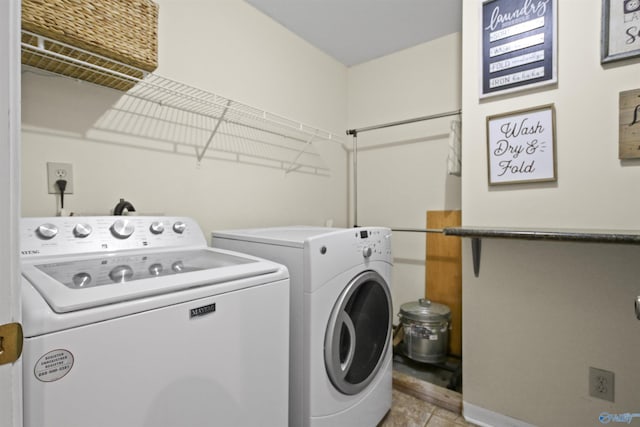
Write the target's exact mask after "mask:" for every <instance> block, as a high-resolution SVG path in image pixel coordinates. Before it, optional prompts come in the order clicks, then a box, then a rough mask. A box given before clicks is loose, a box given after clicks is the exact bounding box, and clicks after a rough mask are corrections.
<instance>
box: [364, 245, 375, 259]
mask: <svg viewBox="0 0 640 427" xmlns="http://www.w3.org/2000/svg"><path fill="white" fill-rule="evenodd" d="M371 254H373V250H371V247H370V246H365V247H364V248H362V256H363V257H365V258H369V257H370V256H371Z"/></svg>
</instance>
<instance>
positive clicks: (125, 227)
mask: <svg viewBox="0 0 640 427" xmlns="http://www.w3.org/2000/svg"><path fill="white" fill-rule="evenodd" d="M135 228H136V227H135V225H133V223H132V222H131V221H129V220H127V219H119V220H117V221H116V222H114V223H113V224H112V225H111V233H112V234H113V235H114V236H115V237H117V238H118V239H126V238H127V237H129V236H131V235H132V234H133V231H134V230H135Z"/></svg>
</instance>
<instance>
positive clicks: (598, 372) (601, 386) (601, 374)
mask: <svg viewBox="0 0 640 427" xmlns="http://www.w3.org/2000/svg"><path fill="white" fill-rule="evenodd" d="M614 389H615V383H614V374H613V372H611V371H605V370H603V369H597V368H593V367H590V368H589V395H590V396H593V397H597V398H598V399H603V400H608V401H610V402H613V401H614Z"/></svg>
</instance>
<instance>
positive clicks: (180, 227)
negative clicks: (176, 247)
mask: <svg viewBox="0 0 640 427" xmlns="http://www.w3.org/2000/svg"><path fill="white" fill-rule="evenodd" d="M186 228H187V224H185V223H184V222H182V221H178V222H176V223H175V224H173V231H175V232H176V233H178V234H182V233H184V230H185V229H186Z"/></svg>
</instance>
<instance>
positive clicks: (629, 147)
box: [618, 89, 640, 160]
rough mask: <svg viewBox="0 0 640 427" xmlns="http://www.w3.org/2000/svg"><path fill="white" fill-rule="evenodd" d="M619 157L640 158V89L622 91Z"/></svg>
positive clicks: (623, 158)
mask: <svg viewBox="0 0 640 427" xmlns="http://www.w3.org/2000/svg"><path fill="white" fill-rule="evenodd" d="M619 110H620V120H619V127H618V158H619V159H621V160H626V159H640V89H634V90H627V91H624V92H620V109H619Z"/></svg>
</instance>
